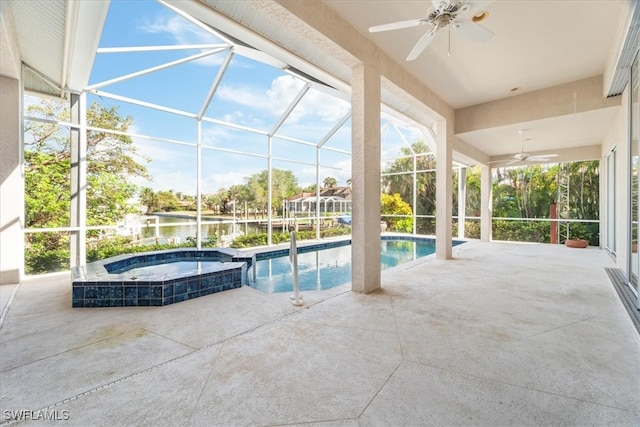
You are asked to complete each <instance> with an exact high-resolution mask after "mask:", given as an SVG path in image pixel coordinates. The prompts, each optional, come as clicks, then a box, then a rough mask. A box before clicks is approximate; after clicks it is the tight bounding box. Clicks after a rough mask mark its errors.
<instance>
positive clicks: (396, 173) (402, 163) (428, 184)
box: [382, 141, 436, 215]
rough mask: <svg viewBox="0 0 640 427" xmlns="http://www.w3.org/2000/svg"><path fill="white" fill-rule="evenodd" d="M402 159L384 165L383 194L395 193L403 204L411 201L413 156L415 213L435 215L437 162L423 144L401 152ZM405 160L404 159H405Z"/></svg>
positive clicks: (416, 143) (415, 143)
mask: <svg viewBox="0 0 640 427" xmlns="http://www.w3.org/2000/svg"><path fill="white" fill-rule="evenodd" d="M400 151H401V154H402V156H403V157H401V158H398V159H396V160H394V161H393V162H390V163H388V164H387V166H386V167H385V168H384V170H383V174H385V176H383V178H382V186H383V189H384V192H385V193H388V194H394V193H398V194H399V195H400V197H401V198H402V200H413V166H414V163H413V153H420V154H418V155H417V156H416V162H415V164H416V171H417V173H416V195H417V203H416V206H414V211H415V212H416V214H418V215H434V214H435V210H436V172H435V169H436V162H435V157H434V156H433V155H432V154H431V153H429V149H428V148H427V145H426V144H425V143H424V142H423V141H417V142H414V143H413V144H411V149H409V148H402V149H401V150H400ZM405 156H406V157H405Z"/></svg>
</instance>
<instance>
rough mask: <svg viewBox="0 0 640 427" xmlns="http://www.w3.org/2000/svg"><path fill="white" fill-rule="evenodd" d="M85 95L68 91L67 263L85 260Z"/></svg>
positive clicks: (73, 263)
mask: <svg viewBox="0 0 640 427" xmlns="http://www.w3.org/2000/svg"><path fill="white" fill-rule="evenodd" d="M86 99H87V98H86V95H85V94H84V93H82V94H71V100H70V102H71V123H73V124H74V125H75V126H73V127H72V128H71V227H77V228H78V229H77V230H75V231H72V232H71V236H70V250H71V265H70V266H71V267H77V266H81V265H86V263H87V246H86V245H87V117H86V111H87V109H86V103H87V102H86Z"/></svg>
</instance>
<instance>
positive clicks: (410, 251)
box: [250, 240, 435, 293]
mask: <svg viewBox="0 0 640 427" xmlns="http://www.w3.org/2000/svg"><path fill="white" fill-rule="evenodd" d="M434 252H435V241H433V240H425V241H408V240H383V241H382V242H381V243H380V265H381V268H382V269H383V270H385V269H387V268H391V267H395V266H397V265H400V264H404V263H406V262H409V261H413V260H415V259H418V258H421V257H424V256H427V255H431V254H433V253H434ZM350 281H351V246H350V245H348V246H339V247H334V248H329V249H321V250H316V251H311V252H305V253H300V254H298V282H299V284H300V290H301V291H311V290H323V289H329V288H333V287H335V286H338V285H342V284H344V283H347V282H350ZM250 285H251V286H252V287H254V288H256V289H258V290H260V291H262V292H265V293H274V292H291V291H292V290H293V274H292V272H291V265H290V263H289V256H288V255H285V256H280V257H276V258H270V259H264V260H260V261H257V262H256V277H255V282H252V283H250Z"/></svg>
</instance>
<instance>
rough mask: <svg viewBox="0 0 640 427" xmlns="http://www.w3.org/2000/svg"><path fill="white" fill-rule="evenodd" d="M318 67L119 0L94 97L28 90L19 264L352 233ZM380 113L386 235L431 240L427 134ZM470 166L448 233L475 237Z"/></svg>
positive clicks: (340, 143) (342, 140) (340, 136)
mask: <svg viewBox="0 0 640 427" xmlns="http://www.w3.org/2000/svg"><path fill="white" fill-rule="evenodd" d="M284 57H286V55H285V56H284ZM31 74H33V75H35V74H37V73H36V72H35V71H34V70H32V69H29V68H28V67H27V68H26V69H25V75H26V76H29V75H31ZM316 75H321V76H326V79H319V78H317V77H312V76H311V75H309V74H308V73H305V72H303V71H301V70H300V69H299V67H298V68H297V67H295V66H293V65H292V64H290V63H286V62H283V61H282V60H279V59H276V58H274V57H273V56H272V55H268V54H266V53H265V52H263V51H260V50H258V49H256V48H254V47H252V46H251V44H250V43H248V42H247V41H245V40H239V39H237V38H235V37H232V36H230V35H228V34H226V33H224V32H222V31H219V30H217V29H216V28H213V27H212V26H210V25H207V24H204V23H202V22H200V21H198V20H197V19H196V18H193V17H192V16H190V15H187V14H185V13H183V12H181V11H180V10H179V9H175V8H173V7H172V6H171V5H170V4H166V3H163V2H157V3H156V2H111V3H110V6H109V12H108V15H107V19H106V21H105V24H104V28H103V31H102V38H101V40H100V44H99V47H98V50H97V53H96V56H95V60H94V62H93V67H92V70H91V75H90V79H89V85H88V86H87V87H86V90H84V91H83V92H81V93H71V94H69V99H64V100H60V99H59V98H58V99H53V98H44V97H42V96H41V95H40V96H35V95H30V94H28V93H27V95H26V97H25V102H24V117H25V122H24V128H25V136H24V144H25V150H24V160H25V199H26V209H25V214H26V230H25V247H26V250H25V258H26V260H25V264H26V273H27V274H37V273H44V272H51V271H60V270H66V269H69V268H70V267H71V266H75V265H83V264H84V263H85V262H87V261H94V260H97V259H103V258H107V257H110V256H113V255H116V254H119V253H122V252H134V251H143V250H149V249H162V248H168V247H174V246H195V247H198V248H201V247H215V246H233V247H245V246H252V245H273V244H277V243H281V242H283V241H285V240H287V239H288V232H289V231H290V230H294V229H295V230H298V231H299V232H300V233H301V236H300V237H301V238H315V239H321V238H326V237H332V236H336V235H342V234H350V230H351V225H352V224H351V220H350V213H351V211H352V208H351V164H352V163H351V162H352V159H351V135H352V129H351V105H350V99H351V94H350V88H349V87H348V86H346V85H345V84H344V83H343V82H341V81H337V80H335V79H333V78H332V77H331V76H330V75H328V74H326V73H323V72H318V73H316ZM37 77H38V78H39V79H41V80H42V81H45V82H46V76H37ZM41 92H46V88H43V90H42V91H41ZM381 111H382V115H381V122H380V126H381V128H380V135H381V164H380V168H381V170H380V171H381V183H380V186H381V187H380V188H381V205H382V207H381V212H380V220H381V227H382V226H383V227H382V228H381V229H382V230H384V231H394V232H403V233H417V234H435V212H436V165H435V145H436V144H435V134H434V130H433V129H430V128H428V127H425V126H423V125H421V124H419V123H417V122H415V121H413V120H411V119H409V118H407V117H405V116H403V115H402V114H400V113H399V112H397V111H395V110H394V109H393V108H391V107H389V106H387V105H382V106H381ZM468 166H469V165H463V164H459V165H458V164H454V167H453V170H452V174H453V185H452V188H451V191H452V193H453V200H454V203H453V211H452V212H451V214H452V215H453V225H454V227H453V235H454V236H457V237H460V238H463V237H471V238H478V237H480V231H479V230H480V195H479V194H480V174H479V171H478V169H477V168H473V167H471V168H470V167H468ZM595 188H597V186H596V187H595ZM512 196H513V195H508V194H507V195H506V196H505V197H506V198H507V199H508V198H509V197H512ZM507 199H505V200H507ZM516 216H517V214H516ZM520 216H522V215H520ZM565 219H567V220H569V218H565ZM593 219H594V220H596V219H597V218H593ZM594 222H596V221H594ZM544 227H546V228H547V229H548V228H549V223H548V222H547V223H546V224H545V225H544ZM536 238H537V239H539V237H536ZM547 241H548V240H547Z"/></svg>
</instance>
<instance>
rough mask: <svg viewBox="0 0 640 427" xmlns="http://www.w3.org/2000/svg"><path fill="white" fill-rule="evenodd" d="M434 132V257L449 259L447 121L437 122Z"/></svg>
mask: <svg viewBox="0 0 640 427" xmlns="http://www.w3.org/2000/svg"><path fill="white" fill-rule="evenodd" d="M437 129H438V130H437V133H436V148H437V150H436V258H438V259H451V232H452V229H453V226H452V218H451V214H452V213H453V209H452V208H453V194H452V191H451V185H452V183H453V179H452V177H451V175H452V173H451V161H452V159H453V144H452V142H451V141H449V138H448V137H447V133H448V132H447V123H446V121H445V120H441V121H439V122H438V128H437Z"/></svg>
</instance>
